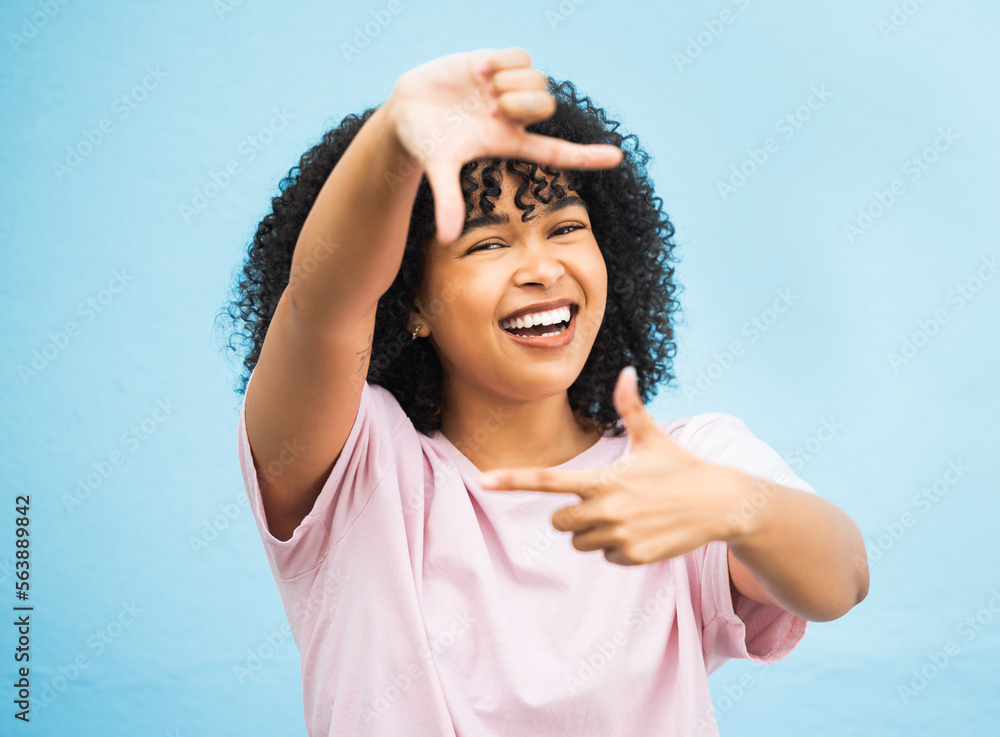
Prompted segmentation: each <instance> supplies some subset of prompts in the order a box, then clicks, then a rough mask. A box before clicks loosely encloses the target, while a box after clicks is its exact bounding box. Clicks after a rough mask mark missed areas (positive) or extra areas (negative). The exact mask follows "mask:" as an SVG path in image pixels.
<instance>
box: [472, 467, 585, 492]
mask: <svg viewBox="0 0 1000 737" xmlns="http://www.w3.org/2000/svg"><path fill="white" fill-rule="evenodd" d="M479 485H480V486H482V487H483V488H484V489H497V490H500V491H504V490H511V491H546V492H554V493H557V494H578V495H579V496H580V497H581V498H583V499H589V498H590V497H592V496H594V495H595V494H596V493H597V482H596V480H595V478H594V476H593V474H592V473H590V472H588V471H557V470H553V469H551V468H498V469H494V470H492V471H487V472H486V473H484V474H483V475H482V476H480V479H479Z"/></svg>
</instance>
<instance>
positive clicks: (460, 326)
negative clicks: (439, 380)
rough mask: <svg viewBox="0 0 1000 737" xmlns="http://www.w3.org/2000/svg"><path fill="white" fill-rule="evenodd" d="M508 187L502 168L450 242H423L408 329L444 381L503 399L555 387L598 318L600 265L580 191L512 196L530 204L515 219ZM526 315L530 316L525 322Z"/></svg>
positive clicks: (579, 362) (567, 379)
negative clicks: (484, 202)
mask: <svg viewBox="0 0 1000 737" xmlns="http://www.w3.org/2000/svg"><path fill="white" fill-rule="evenodd" d="M516 189H517V179H516V178H514V177H512V176H511V175H509V174H507V173H504V179H503V181H502V192H503V193H502V196H501V197H500V198H498V199H497V200H496V202H495V204H496V208H495V209H494V210H493V211H492V212H491V213H490V214H488V215H484V214H483V213H482V212H480V211H478V210H477V211H474V212H473V213H472V214H471V216H470V218H469V219H468V220H467V221H466V229H465V230H464V231H463V233H462V235H461V236H460V237H459V238H458V239H457V240H456V241H454V242H452V243H449V244H447V245H442V244H441V243H440V242H438V241H437V240H436V239H431V241H430V242H429V243H428V244H427V248H426V251H425V253H426V256H425V263H424V274H423V280H422V282H421V286H420V289H419V290H418V292H417V295H416V299H415V304H416V306H417V308H418V309H419V314H416V315H414V316H413V324H412V325H411V330H412V329H414V328H415V327H416V325H417V324H421V325H423V326H424V327H423V328H422V329H421V331H420V335H421V336H426V337H428V338H429V340H430V341H431V343H432V344H433V346H434V348H435V350H436V351H437V354H438V356H439V358H440V360H441V363H442V366H443V368H444V375H445V388H446V391H448V390H449V389H452V390H454V389H455V388H456V387H455V385H454V382H460V383H461V384H463V385H464V386H465V387H467V388H470V389H472V390H475V391H476V392H477V393H480V394H484V395H488V396H489V397H490V398H491V399H492V398H498V399H506V400H513V401H532V400H537V399H542V398H545V397H549V396H552V395H554V394H558V393H560V392H562V391H565V390H566V389H567V388H569V386H570V385H571V384H572V383H573V382H574V381H575V380H576V378H577V376H579V374H580V372H581V371H582V370H583V366H584V364H585V363H586V361H587V357H588V356H589V355H590V349H591V347H592V346H593V344H594V340H595V338H596V336H597V332H598V329H599V328H600V326H601V321H602V320H603V318H604V309H605V300H606V298H607V269H606V267H605V264H604V257H603V256H602V254H601V250H600V248H599V247H598V245H597V241H596V240H595V239H594V234H593V232H592V231H591V227H590V218H589V216H588V214H587V208H586V205H585V203H584V202H583V200H581V199H580V198H579V197H577V196H576V193H575V192H572V191H569V192H568V196H567V197H565V198H564V199H562V200H554V199H553V200H552V201H551V202H550V203H549V204H547V205H545V204H542V203H540V202H537V201H536V200H532V199H530V195H527V196H525V197H524V198H522V201H523V202H525V201H526V202H531V203H533V204H535V209H534V210H533V211H532V213H531V216H530V217H529V220H528V221H527V222H522V221H521V216H522V215H523V214H524V211H523V210H521V209H519V208H518V207H517V206H516V205H515V204H514V199H513V195H514V193H515V191H516ZM539 317H541V320H540V322H541V324H537V325H536V324H535V323H536V322H538V318H539ZM526 318H534V319H532V320H531V325H530V327H529V323H528V322H527V319H526ZM566 318H569V319H568V322H567V321H566ZM518 320H520V325H521V327H518ZM546 323H551V324H546ZM428 329H429V332H428Z"/></svg>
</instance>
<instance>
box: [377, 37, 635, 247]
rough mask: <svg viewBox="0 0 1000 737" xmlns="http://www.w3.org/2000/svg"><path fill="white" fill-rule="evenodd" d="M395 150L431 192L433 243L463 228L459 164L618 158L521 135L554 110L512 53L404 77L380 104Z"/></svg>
mask: <svg viewBox="0 0 1000 737" xmlns="http://www.w3.org/2000/svg"><path fill="white" fill-rule="evenodd" d="M386 107H387V108H388V111H389V114H390V117H391V119H392V121H393V123H392V126H393V129H394V130H395V133H396V136H397V138H398V140H399V142H400V144H401V145H402V147H403V148H404V149H405V150H406V151H407V152H408V153H409V154H410V155H411V156H412V157H413V158H414V159H415V160H416V161H417V162H418V163H419V166H420V168H421V169H422V171H423V172H424V174H426V175H427V180H428V182H429V183H430V186H431V190H432V191H433V192H434V218H435V221H436V223H437V239H438V240H439V241H440V242H441V243H450V242H452V241H453V240H455V239H456V238H458V236H459V234H460V233H461V231H462V225H463V223H464V221H465V203H464V200H463V198H462V190H461V186H460V182H459V172H460V170H461V168H462V166H463V165H464V164H465V163H466V162H468V161H473V160H475V159H480V158H486V157H496V158H514V159H522V160H524V161H533V162H536V163H538V164H543V165H550V166H554V167H557V168H563V169H607V168H610V167H613V166H617V165H618V164H619V163H620V162H621V160H622V155H623V154H622V151H621V149H620V148H618V147H617V146H610V145H605V144H577V143H570V142H568V141H563V140H561V139H558V138H553V137H551V136H541V135H537V134H533V133H527V132H525V130H524V129H525V126H528V125H531V124H532V123H535V122H538V121H540V120H545V119H546V118H548V117H550V116H551V115H552V114H553V113H554V112H555V110H556V101H555V98H554V97H553V96H552V95H551V94H550V93H549V92H548V80H547V79H546V77H545V75H543V74H542V73H541V72H539V71H537V70H535V69H532V68H531V57H530V56H529V55H528V53H527V52H526V51H524V50H523V49H518V48H510V49H492V50H483V51H472V52H465V53H459V54H450V55H448V56H443V57H441V58H439V59H434V60H433V61H429V62H427V63H425V64H421V65H420V66H418V67H415V68H413V69H411V70H410V71H408V72H406V73H405V74H403V75H402V76H401V77H400V78H399V81H398V82H397V83H396V88H395V90H394V91H393V93H392V95H391V96H390V98H389V99H388V100H387V101H386Z"/></svg>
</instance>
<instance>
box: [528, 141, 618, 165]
mask: <svg viewBox="0 0 1000 737" xmlns="http://www.w3.org/2000/svg"><path fill="white" fill-rule="evenodd" d="M519 149H520V150H519V151H518V152H517V156H518V158H521V159H524V160H526V161H534V162H535V163H538V164H548V165H550V166H555V167H558V168H560V169H610V168H612V167H615V166H618V164H620V163H621V162H622V159H623V158H624V156H625V153H624V152H623V151H622V150H621V149H620V148H619V147H618V146H612V145H611V144H608V143H572V142H570V141H564V140H563V139H561V138H553V137H552V136H543V135H540V134H538V133H526V134H525V135H524V138H523V139H522V142H521V145H520V147H519Z"/></svg>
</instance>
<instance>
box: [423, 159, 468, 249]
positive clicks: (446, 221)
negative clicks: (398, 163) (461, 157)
mask: <svg viewBox="0 0 1000 737" xmlns="http://www.w3.org/2000/svg"><path fill="white" fill-rule="evenodd" d="M459 168H460V167H456V166H453V165H452V163H451V162H450V161H440V160H437V159H431V160H429V161H427V162H426V164H425V172H426V174H427V183H428V184H430V186H431V192H432V193H433V195H434V222H435V223H436V225H437V234H436V236H437V239H438V240H439V241H440V242H441V243H442V244H447V243H451V242H452V241H454V240H456V239H457V238H458V236H459V235H461V233H462V225H463V224H464V223H465V200H464V199H463V198H462V189H461V186H460V185H459V181H458V172H459Z"/></svg>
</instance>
